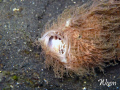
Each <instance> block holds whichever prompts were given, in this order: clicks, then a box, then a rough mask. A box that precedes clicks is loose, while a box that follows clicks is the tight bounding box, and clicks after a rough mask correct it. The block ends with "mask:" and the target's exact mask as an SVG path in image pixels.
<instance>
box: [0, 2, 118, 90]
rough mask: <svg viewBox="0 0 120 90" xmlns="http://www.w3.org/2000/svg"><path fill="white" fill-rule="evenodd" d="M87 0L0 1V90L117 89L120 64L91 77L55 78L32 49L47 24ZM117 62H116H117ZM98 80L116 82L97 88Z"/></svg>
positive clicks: (37, 53) (37, 51)
mask: <svg viewBox="0 0 120 90" xmlns="http://www.w3.org/2000/svg"><path fill="white" fill-rule="evenodd" d="M85 2H87V0H0V90H120V89H119V88H120V64H118V65H115V66H114V65H113V66H108V67H107V68H105V72H104V73H102V72H99V71H96V72H97V73H96V75H95V76H94V77H92V76H87V77H86V78H84V77H83V78H80V79H79V78H78V77H74V78H69V77H65V78H63V79H58V78H55V77H54V72H53V71H52V69H51V70H48V69H45V65H44V57H43V56H42V55H40V54H41V49H40V48H39V49H37V48H35V47H33V46H32V42H34V41H35V40H36V39H37V38H40V34H41V32H42V31H43V30H44V29H43V28H44V26H45V24H46V23H47V22H49V21H52V20H54V19H56V18H57V16H58V15H59V14H61V13H62V11H63V10H64V9H65V8H67V7H68V6H70V5H76V4H78V5H82V4H84V3H85ZM118 63H119V62H118ZM99 79H104V80H105V79H107V80H108V82H116V83H117V84H116V85H112V86H109V85H108V86H107V85H105V86H104V85H100V82H98V80H99Z"/></svg>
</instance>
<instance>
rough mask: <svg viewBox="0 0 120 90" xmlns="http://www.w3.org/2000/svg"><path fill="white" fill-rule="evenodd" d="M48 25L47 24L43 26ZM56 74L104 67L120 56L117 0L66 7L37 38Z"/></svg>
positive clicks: (82, 71)
mask: <svg viewBox="0 0 120 90" xmlns="http://www.w3.org/2000/svg"><path fill="white" fill-rule="evenodd" d="M46 27H47V26H46ZM38 42H40V45H41V47H42V49H43V51H44V53H45V59H46V60H45V64H46V67H47V68H49V67H50V66H51V67H53V70H54V73H55V76H56V77H63V75H64V73H66V74H68V75H72V74H73V73H74V74H77V75H79V76H84V75H86V74H92V73H94V69H95V68H99V69H100V70H102V71H103V68H104V67H106V65H105V63H106V62H110V61H111V60H113V61H116V60H120V1H119V0H115V1H111V0H108V1H107V0H106V1H103V0H100V1H94V2H89V3H86V4H84V5H82V6H78V5H76V6H72V7H69V8H68V9H66V10H65V11H64V12H63V13H62V14H61V15H60V16H59V17H58V19H57V21H56V22H54V23H53V24H52V25H50V26H49V27H48V28H46V29H45V32H44V33H43V34H42V36H41V38H39V39H38Z"/></svg>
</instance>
